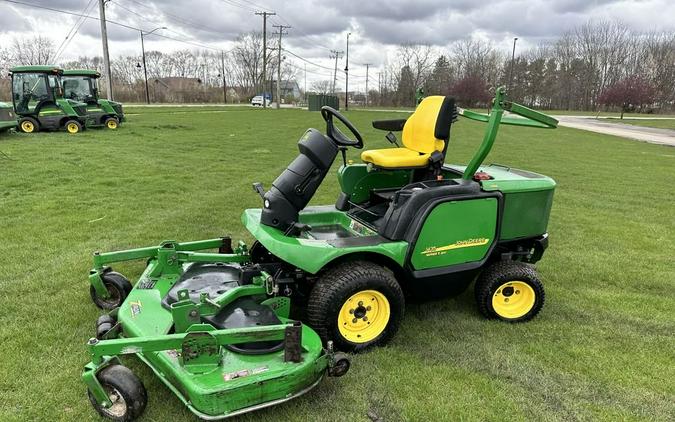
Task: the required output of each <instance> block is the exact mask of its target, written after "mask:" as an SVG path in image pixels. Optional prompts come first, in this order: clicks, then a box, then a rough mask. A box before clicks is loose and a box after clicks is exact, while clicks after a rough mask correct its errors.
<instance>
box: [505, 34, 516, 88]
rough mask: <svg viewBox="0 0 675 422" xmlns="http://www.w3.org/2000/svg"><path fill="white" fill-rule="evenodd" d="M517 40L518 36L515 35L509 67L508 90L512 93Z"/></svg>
mask: <svg viewBox="0 0 675 422" xmlns="http://www.w3.org/2000/svg"><path fill="white" fill-rule="evenodd" d="M516 41H518V37H515V38H514V39H513V51H512V52H511V66H510V68H509V82H508V83H507V84H506V92H507V93H509V94H510V92H509V91H510V90H511V82H513V63H514V62H515V60H516Z"/></svg>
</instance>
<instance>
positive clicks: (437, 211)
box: [83, 89, 557, 420]
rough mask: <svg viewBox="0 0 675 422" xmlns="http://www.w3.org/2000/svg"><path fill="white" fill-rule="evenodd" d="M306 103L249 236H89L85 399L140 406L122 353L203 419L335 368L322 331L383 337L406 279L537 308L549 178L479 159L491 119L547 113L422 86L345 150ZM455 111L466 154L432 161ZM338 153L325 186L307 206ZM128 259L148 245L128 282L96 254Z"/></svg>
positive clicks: (411, 290) (346, 345)
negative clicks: (469, 106) (322, 196)
mask: <svg viewBox="0 0 675 422" xmlns="http://www.w3.org/2000/svg"><path fill="white" fill-rule="evenodd" d="M505 110H508V111H510V112H511V113H512V114H516V115H520V116H522V118H520V117H515V116H504V111H505ZM321 114H322V116H323V118H324V120H325V122H326V133H325V134H324V133H321V132H320V131H318V130H316V129H309V130H307V131H306V132H305V134H304V135H303V136H302V137H301V139H300V141H299V142H298V149H299V154H298V156H297V157H296V158H295V159H294V160H293V162H292V163H290V164H289V166H288V167H287V168H286V169H285V170H284V171H283V173H282V174H281V175H280V176H279V177H278V178H277V179H276V180H275V181H274V182H273V184H272V187H271V189H270V190H269V191H267V192H265V191H264V189H263V187H262V185H261V184H260V183H254V184H253V187H254V189H255V190H256V191H257V192H258V193H259V194H260V196H261V201H262V205H263V206H262V208H261V209H248V210H245V211H244V213H243V215H242V221H243V224H244V225H245V226H246V228H247V229H248V230H249V231H250V232H251V234H252V235H253V236H254V237H255V239H256V240H255V242H254V243H253V244H252V245H251V246H250V247H247V246H246V245H245V244H244V243H243V242H239V244H238V245H237V246H236V247H235V248H232V242H231V240H230V239H229V238H228V237H222V238H215V239H210V240H201V241H193V242H184V243H178V242H175V241H165V242H162V243H161V244H159V245H158V246H152V247H146V248H140V249H132V250H125V251H118V252H107V253H98V252H97V253H95V254H94V267H93V269H92V270H91V272H90V275H89V281H90V284H91V286H90V293H91V297H92V299H93V301H94V303H95V304H96V305H97V306H98V307H100V308H102V309H104V310H106V311H108V313H107V314H105V315H103V316H102V317H100V318H99V320H98V322H97V329H96V337H95V338H92V339H91V340H90V341H89V351H90V354H91V357H92V361H91V363H89V364H88V365H86V367H85V370H84V373H83V378H84V381H85V383H86V384H87V386H88V389H89V396H90V399H91V402H92V404H93V406H94V407H95V408H96V410H97V411H98V412H99V413H100V414H102V415H104V416H108V417H110V418H113V419H117V420H123V419H124V420H126V419H132V418H134V417H136V416H138V415H140V414H141V413H142V411H143V409H144V407H145V404H146V397H147V396H146V391H145V389H144V387H143V384H142V383H141V381H140V380H139V379H138V378H137V377H136V376H135V375H134V374H133V373H132V372H131V371H130V370H129V369H127V368H126V367H124V366H122V365H121V362H120V361H119V356H120V355H124V354H135V355H137V356H138V357H139V358H140V359H141V360H142V361H143V362H145V363H146V364H147V365H148V366H150V368H152V370H153V371H154V372H155V374H156V375H157V376H158V377H159V378H160V379H161V380H162V381H163V382H164V383H165V384H166V385H167V387H168V388H169V389H171V390H172V391H173V392H174V393H175V394H176V395H177V396H178V398H179V399H180V400H181V401H182V402H183V403H184V404H185V405H186V406H188V407H189V408H190V410H192V411H193V412H194V413H195V414H197V415H198V416H201V417H203V418H207V419H214V418H220V417H227V416H232V415H235V414H240V413H243V412H247V411H250V410H254V409H258V408H260V407H263V406H269V405H272V404H275V403H278V402H280V401H283V400H287V399H289V398H292V397H295V396H297V395H299V394H302V393H304V392H305V391H307V390H308V389H310V388H312V387H313V386H314V385H316V384H317V383H318V382H319V380H320V379H321V378H322V376H323V375H324V373H326V372H327V373H328V375H342V374H344V373H345V372H346V371H347V369H348V368H349V360H348V359H347V356H346V355H343V354H340V353H339V352H335V351H334V348H335V349H340V350H343V351H359V350H363V349H365V348H367V347H370V346H375V345H382V344H384V343H386V342H387V341H389V340H390V339H391V338H392V337H393V336H394V334H395V333H396V331H397V328H398V326H399V323H400V322H401V319H402V317H403V312H404V303H405V298H406V296H405V294H406V293H408V294H411V295H412V294H415V293H416V292H425V293H426V294H427V296H432V297H441V296H444V295H445V294H447V292H449V291H453V290H459V289H460V288H463V287H466V286H467V285H468V284H469V283H470V282H471V281H472V280H474V279H476V284H475V293H476V300H477V303H478V309H479V310H480V312H482V313H483V314H484V315H485V316H486V317H489V318H497V319H501V320H504V321H509V322H517V321H526V320H529V319H531V318H533V317H534V316H535V315H536V314H537V313H538V312H539V310H540V309H541V307H542V305H543V303H544V289H543V286H542V283H541V282H540V280H539V278H538V276H537V273H536V271H535V270H534V268H533V267H532V265H531V264H532V263H534V262H536V261H538V260H539V259H540V258H541V257H542V254H543V253H544V250H545V249H546V246H547V242H548V236H547V231H546V228H547V223H548V217H549V212H550V209H551V202H552V198H553V190H554V187H555V183H554V181H553V180H551V179H550V178H548V177H546V176H542V175H540V174H536V173H532V172H529V171H524V170H518V169H514V168H509V167H505V166H502V165H486V166H483V165H482V163H483V160H484V159H485V157H486V156H487V154H488V153H489V151H490V149H491V148H492V145H493V143H494V141H495V137H496V135H497V130H498V127H499V125H500V123H501V124H512V125H523V126H530V127H540V128H554V127H556V125H557V121H556V120H555V119H552V118H550V117H548V116H546V115H543V114H541V113H538V112H536V111H533V110H530V109H528V108H525V107H523V106H521V105H518V104H516V103H513V102H510V101H507V100H506V99H505V97H504V91H503V89H498V90H497V93H496V97H495V99H494V103H493V106H492V110H491V113H490V114H489V115H483V114H479V113H473V112H470V111H468V110H461V109H460V110H458V108H457V107H456V106H455V103H454V100H453V99H452V98H450V97H442V96H431V97H427V98H425V99H424V100H423V101H422V102H421V103H420V104H419V106H418V107H417V110H416V111H415V112H414V113H413V114H412V115H411V116H410V117H409V118H408V119H405V120H390V121H376V122H373V125H374V126H375V127H376V128H379V129H383V130H385V131H388V132H389V133H387V136H386V137H387V139H389V140H390V141H391V142H392V143H393V144H395V147H394V148H387V149H377V150H367V151H364V152H363V153H362V154H361V159H362V161H363V163H357V164H355V163H352V162H351V161H348V160H347V151H348V150H349V149H350V148H355V149H361V148H363V138H362V136H361V134H360V133H359V131H358V130H357V129H356V128H355V127H354V125H352V123H351V122H349V121H348V120H347V119H346V118H345V117H344V116H343V115H341V114H340V113H338V112H337V111H336V110H334V109H332V108H330V107H323V108H322V110H321ZM458 115H463V116H464V117H467V118H470V119H474V120H479V121H483V122H486V123H487V129H486V132H485V135H484V137H483V141H482V144H481V145H480V146H479V147H478V150H477V152H476V154H475V155H474V157H473V158H472V160H471V161H470V162H469V164H468V165H466V166H459V165H444V159H445V156H446V152H447V149H448V145H449V141H450V128H451V126H452V124H453V123H454V122H455V120H456V119H457V116H458ZM340 127H343V129H342V130H340ZM344 127H346V128H347V129H348V130H349V132H351V134H352V135H351V137H350V136H347V135H345V133H346V132H347V131H346V130H345V129H344ZM396 131H402V132H403V133H402V139H401V144H399V141H398V139H396V136H395V135H394V134H393V132H396ZM339 155H341V156H342V165H341V166H340V168H339V170H338V182H339V184H340V188H341V193H340V194H339V196H338V198H337V201H336V203H335V204H334V205H326V206H307V204H308V203H309V201H310V199H311V198H312V196H313V195H314V193H315V192H316V190H317V188H318V187H319V185H320V184H321V183H322V181H323V180H324V178H325V176H326V174H327V173H328V171H329V169H330V168H331V166H332V165H333V162H334V161H335V160H336V158H337V157H338V156H339ZM131 260H142V261H146V262H147V267H146V268H145V271H144V272H143V273H142V275H141V276H140V279H139V280H138V281H137V282H136V284H135V285H134V286H133V287H132V284H131V283H130V282H129V281H128V279H127V278H125V277H124V276H123V275H121V274H120V273H118V272H115V271H113V270H112V269H111V267H110V264H112V263H115V262H122V261H131ZM291 305H292V309H293V313H291ZM292 317H293V318H292ZM296 317H297V318H298V319H299V320H303V321H304V322H305V323H306V324H307V325H305V324H303V323H302V322H300V321H299V320H296V319H295V318H296ZM323 345H325V348H324V347H323Z"/></svg>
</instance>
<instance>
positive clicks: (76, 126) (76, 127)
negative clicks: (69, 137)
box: [63, 120, 83, 133]
mask: <svg viewBox="0 0 675 422" xmlns="http://www.w3.org/2000/svg"><path fill="white" fill-rule="evenodd" d="M63 127H65V128H66V132H68V133H80V132H82V129H83V127H82V123H80V122H78V121H77V120H68V121H67V122H66V124H65V125H63Z"/></svg>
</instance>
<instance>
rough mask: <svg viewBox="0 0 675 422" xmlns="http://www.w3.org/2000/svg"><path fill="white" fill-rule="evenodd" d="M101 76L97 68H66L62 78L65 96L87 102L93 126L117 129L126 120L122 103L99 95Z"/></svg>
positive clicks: (88, 114)
mask: <svg viewBox="0 0 675 422" xmlns="http://www.w3.org/2000/svg"><path fill="white" fill-rule="evenodd" d="M100 77H101V74H100V73H99V72H98V71H96V70H85V69H78V70H65V71H64V72H63V78H62V81H63V91H64V96H65V97H66V98H68V99H71V100H75V101H79V102H82V103H86V104H87V116H88V117H90V118H91V119H92V120H93V121H94V123H93V124H92V125H91V126H104V127H107V128H108V129H117V127H118V126H119V124H120V123H121V122H123V121H124V111H123V109H122V104H120V103H118V102H115V101H111V100H106V99H104V98H100V97H99V90H98V80H99V78H100Z"/></svg>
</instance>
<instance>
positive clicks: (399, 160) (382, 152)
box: [361, 95, 455, 169]
mask: <svg viewBox="0 0 675 422" xmlns="http://www.w3.org/2000/svg"><path fill="white" fill-rule="evenodd" d="M454 108H455V102H454V100H453V99H452V98H450V97H443V96H440V95H435V96H431V97H426V98H425V99H424V100H422V102H421V103H420V104H419V105H418V106H417V109H416V110H415V112H414V113H413V114H412V115H411V116H410V117H409V118H408V120H406V122H405V125H404V126H403V139H402V141H403V146H402V147H401V148H385V149H371V150H367V151H363V153H361V160H363V161H364V162H365V163H372V164H373V165H374V166H376V167H381V168H385V169H398V168H411V167H413V168H414V167H426V166H428V165H429V158H430V157H431V154H432V153H433V152H434V151H438V152H443V148H444V147H445V143H446V142H447V141H448V137H449V136H450V124H451V123H452V118H453V113H454Z"/></svg>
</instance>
